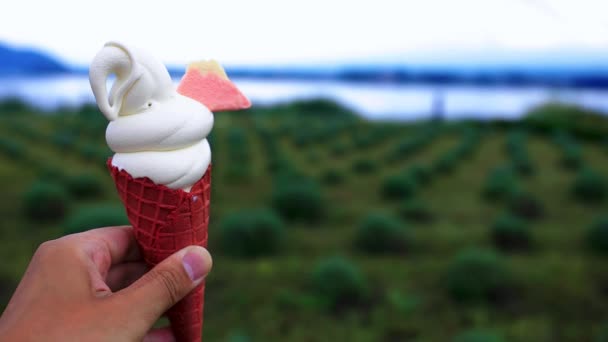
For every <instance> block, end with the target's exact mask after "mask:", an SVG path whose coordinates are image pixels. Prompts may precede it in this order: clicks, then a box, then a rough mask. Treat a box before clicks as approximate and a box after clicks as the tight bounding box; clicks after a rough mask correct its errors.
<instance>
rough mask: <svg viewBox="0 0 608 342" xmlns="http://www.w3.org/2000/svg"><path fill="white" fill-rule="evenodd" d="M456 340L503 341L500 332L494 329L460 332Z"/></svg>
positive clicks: (475, 341)
mask: <svg viewBox="0 0 608 342" xmlns="http://www.w3.org/2000/svg"><path fill="white" fill-rule="evenodd" d="M453 341H454V342H503V341H504V340H503V339H502V337H501V336H500V334H498V333H496V332H494V331H492V330H481V329H472V330H468V331H465V332H463V333H460V334H458V335H457V336H456V337H454V340H453Z"/></svg>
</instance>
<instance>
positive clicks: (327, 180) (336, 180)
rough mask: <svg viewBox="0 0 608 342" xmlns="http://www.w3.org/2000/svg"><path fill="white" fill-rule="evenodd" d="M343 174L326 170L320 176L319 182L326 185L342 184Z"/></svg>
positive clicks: (338, 171)
mask: <svg viewBox="0 0 608 342" xmlns="http://www.w3.org/2000/svg"><path fill="white" fill-rule="evenodd" d="M344 178H345V177H344V172H342V171H340V170H337V169H328V170H325V172H324V173H323V174H322V175H321V181H322V182H323V183H324V184H327V185H337V184H341V183H343V182H344Z"/></svg>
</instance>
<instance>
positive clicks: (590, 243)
mask: <svg viewBox="0 0 608 342" xmlns="http://www.w3.org/2000/svg"><path fill="white" fill-rule="evenodd" d="M585 238H586V244H587V247H588V248H589V249H590V250H591V251H593V252H596V253H599V254H605V255H608V216H603V217H600V218H599V219H597V220H596V221H595V222H594V223H593V224H592V225H591V226H590V227H589V228H588V229H587V233H586V237H585Z"/></svg>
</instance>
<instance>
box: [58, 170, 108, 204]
mask: <svg viewBox="0 0 608 342" xmlns="http://www.w3.org/2000/svg"><path fill="white" fill-rule="evenodd" d="M65 185H66V187H67V189H68V191H69V192H70V194H71V195H72V196H74V197H75V198H94V197H98V196H99V195H101V194H102V193H103V182H102V181H101V179H100V177H98V176H95V175H94V174H92V173H82V174H79V175H73V176H67V177H66V179H65Z"/></svg>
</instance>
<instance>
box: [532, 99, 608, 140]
mask: <svg viewBox="0 0 608 342" xmlns="http://www.w3.org/2000/svg"><path fill="white" fill-rule="evenodd" d="M523 123H524V124H525V125H526V126H528V127H530V128H532V129H535V130H537V131H541V132H545V133H550V132H553V131H556V130H564V131H569V132H572V133H573V134H574V135H576V136H577V137H580V138H584V139H597V140H601V139H604V138H606V136H608V120H606V116H605V115H602V114H601V113H599V112H596V111H594V110H590V109H585V108H581V107H578V106H576V105H566V104H561V103H548V104H543V105H540V106H538V107H536V108H533V109H532V110H530V112H528V114H526V117H525V118H524V120H523Z"/></svg>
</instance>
